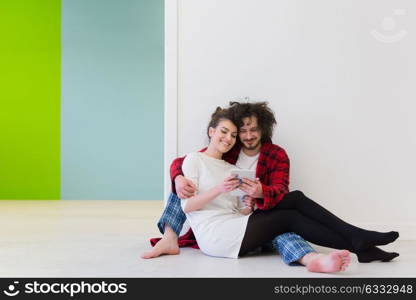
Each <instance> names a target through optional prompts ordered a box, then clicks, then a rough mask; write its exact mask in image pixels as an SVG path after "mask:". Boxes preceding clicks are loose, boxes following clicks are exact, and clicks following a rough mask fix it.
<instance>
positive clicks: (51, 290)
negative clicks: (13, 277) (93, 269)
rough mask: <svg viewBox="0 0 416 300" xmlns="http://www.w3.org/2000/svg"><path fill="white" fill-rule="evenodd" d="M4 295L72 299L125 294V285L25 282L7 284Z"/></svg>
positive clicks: (102, 282) (82, 282)
mask: <svg viewBox="0 0 416 300" xmlns="http://www.w3.org/2000/svg"><path fill="white" fill-rule="evenodd" d="M3 293H4V295H6V296H9V297H14V296H17V295H19V294H20V293H22V294H26V295H30V294H65V295H69V296H70V297H74V296H75V295H77V294H125V293H127V283H107V282H105V281H101V282H96V283H89V282H84V281H81V282H71V283H64V282H52V283H51V282H39V281H37V280H35V281H32V282H26V283H25V284H21V285H20V286H19V281H14V282H13V284H9V285H8V286H7V289H4V290H3Z"/></svg>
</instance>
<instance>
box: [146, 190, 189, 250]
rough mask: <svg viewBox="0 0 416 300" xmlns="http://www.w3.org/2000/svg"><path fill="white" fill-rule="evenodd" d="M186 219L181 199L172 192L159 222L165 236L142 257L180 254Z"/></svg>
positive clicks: (160, 229)
mask: <svg viewBox="0 0 416 300" xmlns="http://www.w3.org/2000/svg"><path fill="white" fill-rule="evenodd" d="M185 221H186V215H185V214H184V212H183V211H182V207H181V199H179V197H178V196H177V195H175V194H173V193H171V194H170V195H169V199H168V203H167V205H166V207H165V210H164V211H163V214H162V216H161V217H160V220H159V222H158V223H157V227H158V228H159V231H160V233H162V234H163V237H162V239H161V240H160V241H159V242H158V243H157V244H156V245H155V246H154V247H153V249H152V250H151V251H149V252H146V253H144V254H143V255H142V256H141V257H142V258H154V257H158V256H160V255H163V254H168V255H174V254H179V246H178V236H179V234H180V232H181V230H182V226H183V223H185Z"/></svg>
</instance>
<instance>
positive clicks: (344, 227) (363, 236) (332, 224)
mask: <svg viewBox="0 0 416 300" xmlns="http://www.w3.org/2000/svg"><path fill="white" fill-rule="evenodd" d="M276 208H278V209H295V210H297V211H298V212H300V213H301V214H302V215H304V216H306V217H308V218H310V219H312V220H315V221H317V222H319V223H321V224H323V225H325V226H326V227H328V228H331V229H332V230H334V231H335V232H337V233H339V234H341V235H342V236H343V237H344V238H345V239H346V240H348V241H350V242H351V244H352V247H353V250H354V251H364V250H367V249H369V248H370V247H372V246H375V245H386V244H389V243H391V242H393V241H394V240H396V239H397V237H398V236H399V234H398V232H395V231H390V232H386V233H382V232H377V231H370V230H365V229H362V228H359V227H356V226H353V225H351V224H349V223H346V222H344V221H343V220H341V219H340V218H338V217H337V216H335V215H334V214H332V213H331V212H329V211H328V210H327V209H325V208H324V207H322V206H320V205H319V204H318V203H316V202H314V201H313V200H311V199H309V198H308V197H306V196H305V195H304V194H303V193H302V192H301V191H293V192H290V193H288V194H286V196H285V197H284V198H283V199H282V201H280V202H279V203H278V205H277V206H276Z"/></svg>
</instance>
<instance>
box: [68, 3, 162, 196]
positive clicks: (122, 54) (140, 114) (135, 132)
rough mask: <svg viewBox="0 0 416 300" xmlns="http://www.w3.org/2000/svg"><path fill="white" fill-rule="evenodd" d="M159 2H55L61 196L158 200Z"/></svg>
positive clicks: (160, 164)
mask: <svg viewBox="0 0 416 300" xmlns="http://www.w3.org/2000/svg"><path fill="white" fill-rule="evenodd" d="M163 19H164V2H163V1H161V0H156V1H154V0H123V1H117V0H89V1H84V0H63V1H62V106H61V126H62V129H61V199H146V200H153V199H158V200H161V199H163V64H164V62H163V55H164V54H163V50H164V49H163V47H164V34H163V26H164V24H163V22H164V20H163Z"/></svg>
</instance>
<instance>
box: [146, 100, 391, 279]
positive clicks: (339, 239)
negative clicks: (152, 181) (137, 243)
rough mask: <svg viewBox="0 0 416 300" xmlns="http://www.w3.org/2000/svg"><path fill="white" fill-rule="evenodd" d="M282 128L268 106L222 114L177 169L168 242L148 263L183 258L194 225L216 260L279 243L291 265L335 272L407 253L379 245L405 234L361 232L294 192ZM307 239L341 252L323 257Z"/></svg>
mask: <svg viewBox="0 0 416 300" xmlns="http://www.w3.org/2000/svg"><path fill="white" fill-rule="evenodd" d="M275 124H276V120H275V117H274V114H273V112H272V111H271V109H270V108H269V107H268V106H267V103H266V102H258V103H238V102H231V103H230V106H229V107H228V108H226V109H221V108H217V109H216V111H215V112H214V113H213V115H212V118H211V121H210V123H209V125H208V132H207V133H208V137H209V145H208V147H207V148H205V149H203V150H201V151H200V152H193V153H190V154H188V155H187V156H186V157H185V158H177V159H176V160H175V161H174V162H173V163H172V165H171V177H172V191H173V193H172V194H171V195H170V197H169V201H168V203H167V206H166V208H165V210H164V212H163V214H162V217H161V219H160V221H159V223H158V227H159V230H160V231H161V233H162V234H163V237H162V239H161V240H160V241H158V242H157V243H156V245H155V246H154V248H153V249H152V250H151V251H150V252H147V253H144V254H143V255H142V258H154V257H158V256H160V255H163V254H178V253H179V246H178V236H179V233H180V232H181V229H182V225H183V223H184V222H185V220H186V219H188V221H189V223H190V226H191V229H192V231H193V233H194V235H195V238H196V241H197V243H198V246H199V248H200V249H201V250H202V252H204V253H205V254H207V255H211V256H218V257H229V258H238V257H240V256H244V255H246V254H247V253H249V252H251V251H253V250H255V249H257V248H258V247H261V246H264V245H267V244H270V243H271V244H272V246H273V248H274V249H275V250H277V251H278V252H279V253H280V255H281V257H282V259H283V260H284V262H285V263H287V264H291V263H300V264H302V265H304V266H306V267H307V269H308V270H309V271H311V272H327V273H333V272H339V271H343V270H345V269H346V268H347V267H348V264H349V262H350V252H353V253H355V254H356V255H357V257H358V260H359V261H360V262H371V261H375V260H381V261H390V260H392V259H393V258H395V257H397V256H398V255H399V254H398V253H394V252H385V251H383V250H381V249H380V248H378V247H377V246H379V245H386V244H389V243H391V242H393V241H395V240H396V239H397V238H398V236H399V234H398V232H395V231H391V232H386V233H382V232H376V231H369V230H365V229H361V228H359V227H356V226H353V225H351V224H348V223H346V222H344V221H343V220H341V219H340V218H338V217H337V216H335V215H334V214H332V213H331V212H329V211H328V210H326V209H325V208H323V207H322V206H320V205H319V204H317V203H316V202H314V201H313V200H311V199H309V198H308V197H306V196H305V195H304V194H303V193H302V192H301V191H292V192H289V187H288V186H289V159H288V157H287V154H286V152H285V150H284V149H283V148H281V147H279V146H277V145H274V144H272V142H271V138H272V135H273V128H274V125H275ZM236 167H238V168H241V169H251V170H255V171H256V177H257V178H256V180H254V181H253V180H249V179H243V182H242V183H241V182H240V181H239V180H238V179H236V178H235V177H234V176H231V175H230V170H231V169H235V168H236ZM323 188H324V187H323ZM235 189H240V190H242V191H243V192H244V193H245V194H246V196H245V197H244V203H243V202H242V201H240V199H238V198H237V197H236V196H232V195H231V194H230V192H231V191H233V190H235ZM175 192H176V194H175ZM178 196H179V197H178ZM181 199H182V200H181ZM301 236H302V237H301ZM303 238H305V239H306V240H308V241H309V242H312V243H314V244H317V245H321V246H324V247H329V248H334V249H340V250H338V251H333V252H331V253H329V254H320V253H317V252H316V251H315V250H314V249H313V248H312V247H311V246H310V245H309V244H308V243H307V242H306V241H305V240H304V239H303Z"/></svg>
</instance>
